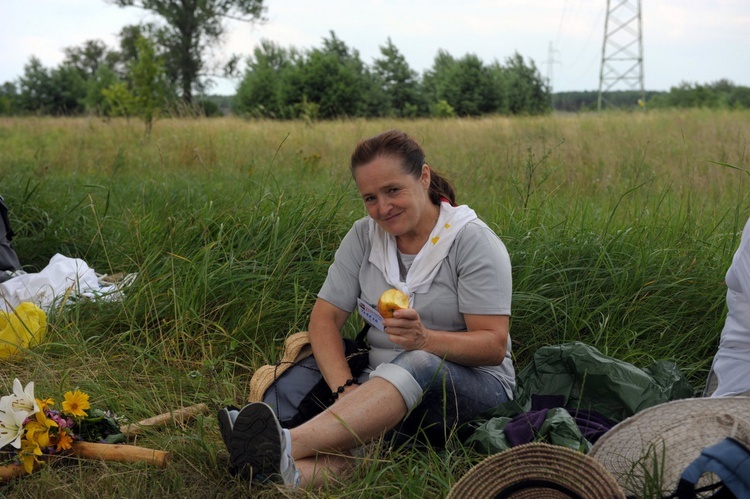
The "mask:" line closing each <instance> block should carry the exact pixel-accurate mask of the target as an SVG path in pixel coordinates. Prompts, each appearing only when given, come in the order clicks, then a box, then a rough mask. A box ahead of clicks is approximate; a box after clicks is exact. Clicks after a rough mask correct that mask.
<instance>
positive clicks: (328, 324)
mask: <svg viewBox="0 0 750 499" xmlns="http://www.w3.org/2000/svg"><path fill="white" fill-rule="evenodd" d="M351 171H352V175H353V177H354V181H355V183H356V185H357V189H358V190H359V193H360V195H361V196H362V201H363V202H364V206H365V209H366V210H367V213H368V215H369V216H368V217H365V218H363V219H361V220H359V221H357V222H355V224H354V226H353V227H352V229H351V230H350V231H349V233H348V234H347V235H346V237H345V238H344V239H343V241H342V243H341V246H340V247H339V249H338V251H337V252H336V256H335V260H334V262H333V264H332V265H331V267H330V268H329V271H328V277H327V279H326V281H325V282H324V284H323V287H322V289H321V290H320V293H319V294H318V299H317V301H316V303H315V305H314V308H313V311H312V315H311V317H310V324H309V329H308V330H309V335H310V342H311V344H312V349H313V353H314V355H315V359H316V360H317V362H318V364H319V366H320V370H321V372H322V374H323V377H324V378H325V380H326V382H327V383H328V386H329V387H330V389H331V391H332V392H333V393H338V394H339V396H338V398H337V399H336V402H335V403H334V404H333V405H332V406H331V407H330V408H329V409H328V410H326V411H324V412H323V413H321V414H319V415H318V416H316V417H315V418H313V419H312V420H310V421H308V422H306V423H304V424H302V425H301V426H298V427H296V428H293V429H291V430H287V429H282V428H281V426H280V425H279V422H278V420H277V419H276V417H275V415H274V412H273V410H272V409H271V407H269V406H268V405H266V404H264V403H261V402H256V403H251V404H248V405H246V406H245V407H243V408H242V410H240V411H237V410H232V409H231V408H225V409H222V410H221V411H220V412H219V424H220V428H221V433H222V437H223V438H224V441H225V443H226V445H227V448H228V449H229V452H230V460H231V465H232V468H233V470H234V471H236V472H238V473H240V474H243V475H245V476H248V477H250V478H254V479H261V478H263V479H267V478H269V477H271V478H275V479H277V480H281V481H283V483H285V484H288V485H294V486H299V485H301V486H306V485H308V484H314V483H322V481H323V480H324V479H325V477H326V476H331V475H336V474H339V473H341V472H342V471H344V470H345V469H346V468H347V467H349V466H350V465H351V464H352V462H353V458H352V453H351V451H352V450H353V449H355V448H356V447H358V446H361V445H363V444H365V443H367V442H370V441H372V440H375V439H378V438H381V437H383V436H384V435H385V437H386V438H388V439H391V440H390V441H392V442H395V443H403V442H405V441H406V439H408V438H411V437H414V438H417V439H419V440H426V441H427V442H428V443H429V444H431V445H433V446H442V445H444V444H445V441H446V439H447V438H448V437H449V436H450V434H451V433H452V431H453V430H454V429H455V428H456V427H458V426H460V425H461V424H463V423H466V422H468V421H470V420H472V419H474V418H475V417H476V416H477V415H479V414H480V413H481V412H483V411H485V410H487V409H490V408H492V407H495V406H497V405H499V404H501V403H503V402H506V401H508V400H509V399H510V398H511V396H512V393H513V388H514V386H515V373H514V369H513V364H512V361H511V356H510V348H511V345H510V336H509V333H508V328H509V316H510V303H511V266H510V258H509V257H508V253H507V251H506V249H505V246H504V245H503V243H502V242H501V241H500V239H499V238H498V237H497V235H496V234H495V233H494V232H493V231H492V230H491V229H490V228H489V227H488V226H487V225H486V224H485V223H484V222H482V221H481V220H479V219H478V218H477V216H476V214H475V213H474V211H473V210H471V209H470V208H469V207H468V206H456V205H455V202H456V199H455V190H454V188H453V186H452V185H451V184H450V183H449V182H448V181H446V180H445V179H444V178H443V177H441V176H440V175H438V174H437V173H436V172H435V171H434V170H432V169H431V168H430V166H428V165H427V163H425V155H424V152H423V150H422V148H421V147H420V146H419V144H417V143H416V142H415V141H414V140H413V139H412V138H410V137H409V136H407V135H406V134H405V133H403V132H400V131H397V130H392V131H388V132H384V133H382V134H380V135H377V136H375V137H372V138H369V139H366V140H364V141H362V142H360V143H359V144H358V145H357V147H356V149H355V150H354V153H353V154H352V158H351ZM389 288H397V289H400V290H402V291H404V292H405V293H406V294H407V295H408V296H409V304H410V307H411V308H405V309H401V310H397V311H395V312H394V314H393V317H392V318H386V319H384V329H385V331H380V330H378V329H376V328H375V327H371V328H370V330H369V332H368V336H367V337H368V341H369V344H370V346H371V351H370V354H369V364H370V365H369V368H368V369H367V372H366V373H365V374H364V375H363V376H360V377H359V378H358V379H355V378H354V377H353V376H352V373H351V370H350V369H349V365H348V364H347V362H346V360H345V357H344V351H343V347H342V341H341V330H342V328H343V326H344V323H345V322H346V320H347V318H348V317H349V315H350V314H351V313H352V312H353V311H354V310H356V309H357V299H358V298H360V299H362V300H363V301H365V302H366V303H369V304H373V305H374V304H375V303H376V302H377V301H378V298H379V297H380V295H381V294H382V293H383V292H384V291H386V290H387V289H389Z"/></svg>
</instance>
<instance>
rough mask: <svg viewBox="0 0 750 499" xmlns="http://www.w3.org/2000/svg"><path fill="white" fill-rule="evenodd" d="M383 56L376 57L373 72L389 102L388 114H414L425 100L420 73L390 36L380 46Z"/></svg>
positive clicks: (387, 102)
mask: <svg viewBox="0 0 750 499" xmlns="http://www.w3.org/2000/svg"><path fill="white" fill-rule="evenodd" d="M380 53H381V54H382V56H383V57H382V58H378V59H375V61H374V63H373V72H374V74H375V75H376V76H377V78H378V80H377V82H378V86H379V87H380V90H381V91H382V92H383V95H384V98H385V100H386V104H387V109H386V111H387V114H395V115H396V116H410V117H412V116H414V115H415V114H416V113H417V112H418V109H419V108H420V107H424V106H423V100H422V97H421V94H420V88H419V75H418V74H417V72H416V71H414V70H413V69H411V68H410V67H409V64H408V63H407V62H406V58H405V57H404V56H403V55H402V54H401V53H400V52H399V50H398V48H396V46H395V45H393V42H392V41H391V39H390V38H388V41H387V42H386V45H385V46H381V47H380Z"/></svg>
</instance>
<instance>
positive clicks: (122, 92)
mask: <svg viewBox="0 0 750 499" xmlns="http://www.w3.org/2000/svg"><path fill="white" fill-rule="evenodd" d="M135 47H136V59H135V60H132V61H130V62H129V63H128V70H127V84H126V83H124V82H121V81H118V82H116V83H115V84H113V85H111V86H110V87H108V88H106V89H104V90H103V95H104V96H105V98H106V100H107V105H108V107H109V109H110V110H111V112H112V113H113V114H115V115H122V116H130V115H136V116H139V117H140V118H141V119H142V120H143V122H144V123H145V124H146V135H149V134H150V133H151V128H152V126H153V122H154V120H155V119H156V118H158V117H159V116H160V115H161V113H162V112H163V111H164V110H165V109H166V108H167V105H168V95H169V84H168V83H167V81H166V75H165V73H164V65H163V63H162V62H161V60H160V59H159V57H158V56H157V55H156V50H155V48H154V44H153V42H151V41H150V40H149V39H147V38H143V37H141V38H139V39H138V40H137V41H136V42H135Z"/></svg>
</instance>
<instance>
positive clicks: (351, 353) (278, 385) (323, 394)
mask: <svg viewBox="0 0 750 499" xmlns="http://www.w3.org/2000/svg"><path fill="white" fill-rule="evenodd" d="M368 328H369V326H368V325H365V327H364V328H363V329H362V331H360V332H359V334H358V335H357V338H356V339H355V340H352V339H349V338H345V339H344V340H343V342H344V352H345V355H346V361H347V363H348V364H349V368H350V369H351V371H352V376H353V377H354V378H355V379H356V378H357V377H359V375H360V374H362V372H363V371H364V370H365V368H366V367H367V365H368V364H369V351H370V349H369V347H368V346H367V344H366V343H365V336H366V334H367V330H368ZM333 400H334V399H333V395H332V393H331V389H330V387H329V386H328V384H327V383H326V381H325V379H323V375H322V374H321V372H320V368H319V367H318V364H317V362H316V361H315V357H313V356H312V355H310V356H309V357H305V358H304V359H302V360H299V361H297V362H294V363H293V364H292V365H291V366H290V367H289V368H288V369H286V370H285V371H284V372H283V373H282V374H281V375H280V376H278V377H274V380H273V382H272V383H271V384H270V386H269V387H268V388H267V389H266V391H265V393H264V394H263V402H265V403H266V404H268V405H270V406H271V408H273V410H274V412H275V413H276V416H277V417H278V418H279V422H280V424H281V426H282V427H283V428H294V427H295V426H299V425H301V424H302V423H304V422H305V421H308V420H310V419H312V418H313V417H314V416H316V415H318V414H319V413H321V412H322V411H323V410H324V409H325V408H326V407H328V406H330V405H331V404H333Z"/></svg>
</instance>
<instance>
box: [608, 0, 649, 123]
mask: <svg viewBox="0 0 750 499" xmlns="http://www.w3.org/2000/svg"><path fill="white" fill-rule="evenodd" d="M621 82H622V83H625V85H627V86H628V88H629V89H638V90H640V92H641V98H640V100H639V104H640V105H645V102H646V94H645V91H644V90H643V38H642V37H641V0H607V16H606V18H605V21H604V42H603V43H602V64H601V69H600V71H599V98H598V99H597V108H598V109H599V110H601V109H602V101H607V99H606V97H605V95H604V94H605V93H606V92H608V91H609V90H611V89H612V88H613V87H614V86H616V85H617V84H618V83H621ZM610 104H611V103H610Z"/></svg>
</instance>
